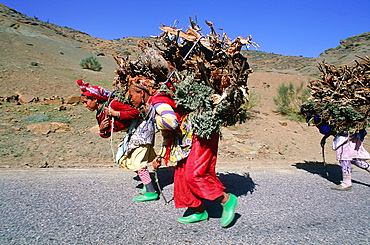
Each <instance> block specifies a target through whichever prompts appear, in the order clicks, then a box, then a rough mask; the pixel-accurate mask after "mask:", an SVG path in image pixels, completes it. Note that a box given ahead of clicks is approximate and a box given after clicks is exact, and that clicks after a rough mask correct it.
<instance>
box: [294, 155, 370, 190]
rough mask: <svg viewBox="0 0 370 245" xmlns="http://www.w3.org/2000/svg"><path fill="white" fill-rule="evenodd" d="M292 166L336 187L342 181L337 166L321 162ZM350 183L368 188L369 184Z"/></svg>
mask: <svg viewBox="0 0 370 245" xmlns="http://www.w3.org/2000/svg"><path fill="white" fill-rule="evenodd" d="M293 166H295V167H296V168H297V169H303V170H306V171H307V172H309V173H312V174H318V175H320V176H321V177H323V178H324V179H327V180H329V181H330V182H333V183H335V184H337V185H338V184H340V181H341V180H342V179H343V176H342V170H341V167H340V166H339V165H337V164H324V163H323V162H316V161H312V162H311V161H305V162H303V163H296V164H295V165H293ZM352 182H353V183H356V184H359V185H364V186H368V187H370V185H369V184H366V183H363V182H360V181H357V180H354V179H352Z"/></svg>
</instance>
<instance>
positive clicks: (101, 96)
mask: <svg viewBox="0 0 370 245" xmlns="http://www.w3.org/2000/svg"><path fill="white" fill-rule="evenodd" d="M76 83H77V84H78V86H80V89H81V91H82V95H85V96H90V97H94V98H96V99H98V100H104V101H105V100H108V99H109V97H113V94H112V93H111V92H110V91H108V90H107V89H105V88H103V87H100V86H89V85H90V83H85V81H84V80H82V79H79V80H77V81H76Z"/></svg>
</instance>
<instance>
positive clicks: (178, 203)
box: [174, 133, 225, 208]
mask: <svg viewBox="0 0 370 245" xmlns="http://www.w3.org/2000/svg"><path fill="white" fill-rule="evenodd" d="M218 138H219V135H218V134H216V133H214V134H213V135H212V137H211V139H204V138H199V137H197V136H194V137H193V142H192V147H191V150H190V153H189V156H188V157H187V158H186V159H184V160H182V161H180V162H179V163H178V164H177V166H176V169H175V176H174V202H175V207H176V208H186V207H198V206H200V205H201V204H202V199H207V200H211V201H213V200H215V199H217V198H218V197H220V196H222V195H223V192H224V190H225V187H224V186H223V184H222V183H221V181H220V180H219V178H218V177H217V176H216V162H217V150H218Z"/></svg>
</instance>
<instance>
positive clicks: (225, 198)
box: [218, 192, 238, 227]
mask: <svg viewBox="0 0 370 245" xmlns="http://www.w3.org/2000/svg"><path fill="white" fill-rule="evenodd" d="M218 200H220V202H221V205H222V208H223V211H222V217H221V226H222V227H227V226H228V225H230V224H231V222H232V221H233V220H234V217H235V208H236V206H237V205H238V198H237V197H236V196H235V195H234V194H231V193H229V194H226V193H225V192H224V193H223V194H222V196H220V197H219V198H218Z"/></svg>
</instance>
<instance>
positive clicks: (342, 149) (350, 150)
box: [301, 104, 370, 191]
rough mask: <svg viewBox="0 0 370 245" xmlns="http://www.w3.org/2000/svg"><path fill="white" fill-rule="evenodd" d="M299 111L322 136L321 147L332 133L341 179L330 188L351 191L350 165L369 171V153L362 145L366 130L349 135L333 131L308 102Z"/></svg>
mask: <svg viewBox="0 0 370 245" xmlns="http://www.w3.org/2000/svg"><path fill="white" fill-rule="evenodd" d="M301 112H302V114H303V115H305V116H306V121H307V122H308V124H309V125H310V124H311V123H312V124H313V125H315V126H316V127H317V128H318V129H319V131H320V133H321V134H323V135H324V137H323V138H322V140H321V147H324V145H325V140H326V139H327V138H328V137H329V136H331V135H333V136H334V140H333V150H335V151H336V156H337V160H338V161H339V164H340V166H341V170H342V175H343V180H342V181H341V183H340V184H339V185H336V186H333V187H332V188H331V189H332V190H337V191H352V179H351V177H352V176H351V175H352V167H351V164H354V165H356V166H357V167H359V168H362V169H364V170H366V171H368V172H369V173H370V164H369V163H368V162H367V161H366V159H370V155H369V153H368V152H367V151H366V150H365V148H364V147H363V143H362V142H363V141H364V139H365V136H366V134H367V133H366V130H365V129H362V130H360V131H359V132H358V133H355V134H352V135H349V134H348V132H340V133H338V134H337V133H335V132H334V131H333V130H332V128H331V127H330V125H329V124H328V123H327V122H326V121H325V120H324V119H322V118H321V117H320V116H319V115H317V114H316V112H315V110H314V109H313V108H312V106H311V105H310V104H304V105H302V107H301Z"/></svg>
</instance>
